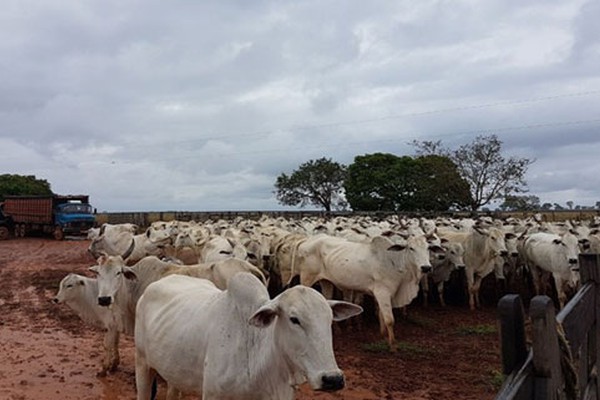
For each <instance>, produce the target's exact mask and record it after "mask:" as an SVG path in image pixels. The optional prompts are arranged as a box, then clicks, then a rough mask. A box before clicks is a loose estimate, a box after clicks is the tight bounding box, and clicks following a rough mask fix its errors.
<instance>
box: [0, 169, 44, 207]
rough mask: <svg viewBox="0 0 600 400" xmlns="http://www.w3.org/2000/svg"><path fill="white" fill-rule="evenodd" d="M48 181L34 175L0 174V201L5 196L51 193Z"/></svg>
mask: <svg viewBox="0 0 600 400" xmlns="http://www.w3.org/2000/svg"><path fill="white" fill-rule="evenodd" d="M51 194H52V190H51V189H50V183H48V181H46V180H45V179H37V178H36V177H35V175H11V174H4V175H0V201H4V198H5V196H23V195H33V196H46V195H51Z"/></svg>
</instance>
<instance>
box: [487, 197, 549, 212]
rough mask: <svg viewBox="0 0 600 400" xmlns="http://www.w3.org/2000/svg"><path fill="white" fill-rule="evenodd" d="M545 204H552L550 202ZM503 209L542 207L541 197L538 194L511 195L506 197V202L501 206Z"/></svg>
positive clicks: (522, 209)
mask: <svg viewBox="0 0 600 400" xmlns="http://www.w3.org/2000/svg"><path fill="white" fill-rule="evenodd" d="M545 205H549V206H552V205H551V204H549V203H546V204H545ZM499 208H500V209H501V210H503V211H534V210H539V209H540V198H539V197H537V196H533V195H530V196H516V195H510V196H506V197H505V198H504V203H502V204H501V205H500V207H499Z"/></svg>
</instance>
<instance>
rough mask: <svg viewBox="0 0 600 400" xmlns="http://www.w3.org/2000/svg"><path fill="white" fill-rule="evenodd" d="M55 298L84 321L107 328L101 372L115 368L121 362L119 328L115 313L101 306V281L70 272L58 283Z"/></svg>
mask: <svg viewBox="0 0 600 400" xmlns="http://www.w3.org/2000/svg"><path fill="white" fill-rule="evenodd" d="M52 301H53V302H54V303H55V304H66V305H67V306H69V307H70V308H71V309H72V310H73V311H75V313H76V314H77V315H78V316H79V318H81V319H82V320H83V321H85V322H87V323H89V324H92V325H95V326H97V327H99V328H103V329H105V334H104V359H103V361H102V370H101V371H100V372H99V375H100V376H102V375H106V373H107V372H109V371H114V370H116V368H117V366H118V365H119V348H118V343H119V329H118V328H117V326H116V323H115V320H114V318H113V315H112V313H111V312H110V310H108V309H107V308H103V307H99V306H98V281H97V280H96V279H93V278H88V277H86V276H82V275H77V274H68V275H67V276H65V277H64V278H63V279H62V280H61V281H60V284H59V290H58V293H57V294H56V296H55V297H54V299H52Z"/></svg>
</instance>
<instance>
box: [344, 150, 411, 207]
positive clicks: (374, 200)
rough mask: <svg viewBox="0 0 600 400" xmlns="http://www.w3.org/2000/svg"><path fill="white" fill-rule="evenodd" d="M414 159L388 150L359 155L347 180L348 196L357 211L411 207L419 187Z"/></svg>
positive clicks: (345, 184) (350, 167)
mask: <svg viewBox="0 0 600 400" xmlns="http://www.w3.org/2000/svg"><path fill="white" fill-rule="evenodd" d="M414 172H415V169H414V160H413V159H412V158H411V157H398V156H395V155H393V154H389V153H374V154H365V155H364V156H356V157H355V158H354V162H353V163H352V164H350V165H349V166H348V173H347V176H346V181H345V183H344V189H345V192H346V199H347V200H348V203H349V204H350V206H351V207H352V209H353V210H354V211H398V210H402V209H408V208H412V205H411V204H410V203H411V201H412V199H411V193H413V192H414V191H415V190H416V187H414V179H413V178H412V177H411V176H410V175H411V173H414Z"/></svg>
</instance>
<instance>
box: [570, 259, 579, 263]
mask: <svg viewBox="0 0 600 400" xmlns="http://www.w3.org/2000/svg"><path fill="white" fill-rule="evenodd" d="M569 264H577V259H576V258H569Z"/></svg>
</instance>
